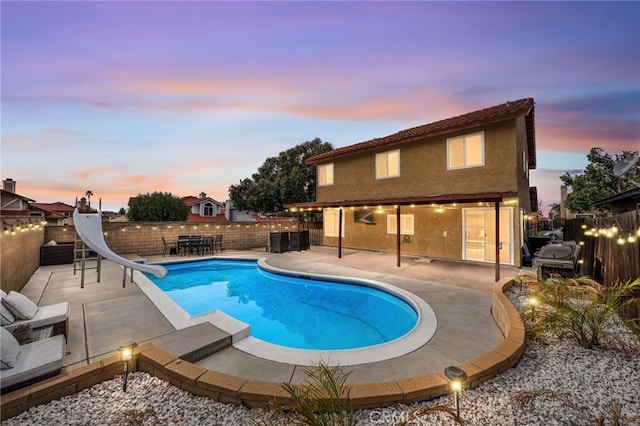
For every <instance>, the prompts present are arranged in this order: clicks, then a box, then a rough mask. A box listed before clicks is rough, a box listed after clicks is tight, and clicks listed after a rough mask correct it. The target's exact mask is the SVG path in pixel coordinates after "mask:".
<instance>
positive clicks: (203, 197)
mask: <svg viewBox="0 0 640 426" xmlns="http://www.w3.org/2000/svg"><path fill="white" fill-rule="evenodd" d="M198 198H200V199H201V200H204V199H205V198H207V194H205V193H204V192H201V193H200V195H198Z"/></svg>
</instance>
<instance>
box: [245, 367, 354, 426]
mask: <svg viewBox="0 0 640 426" xmlns="http://www.w3.org/2000/svg"><path fill="white" fill-rule="evenodd" d="M305 375H306V378H305V380H304V381H303V382H302V383H301V384H299V385H293V384H290V383H284V384H283V385H282V387H283V388H284V390H285V391H286V392H287V394H288V396H289V397H288V400H289V402H288V403H286V404H280V405H278V406H276V407H275V408H276V409H277V410H276V411H275V412H272V413H271V414H272V415H271V416H270V418H267V419H264V418H263V419H262V421H258V422H255V423H257V424H286V425H308V426H338V425H339V426H351V425H355V424H356V419H355V417H354V412H353V408H352V405H351V401H350V400H349V386H348V385H347V379H348V377H349V374H346V373H344V372H343V371H342V370H341V369H340V368H339V367H329V366H327V365H326V364H324V363H319V364H317V365H314V366H311V367H308V368H307V369H306V370H305Z"/></svg>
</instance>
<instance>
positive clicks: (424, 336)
mask: <svg viewBox="0 0 640 426" xmlns="http://www.w3.org/2000/svg"><path fill="white" fill-rule="evenodd" d="M216 259H221V260H232V261H238V260H245V261H246V260H255V261H256V262H257V266H258V267H259V268H260V269H262V270H265V271H267V272H271V273H274V274H278V275H283V276H288V277H294V278H303V279H314V280H318V281H331V282H339V283H345V284H354V285H362V286H366V287H370V288H375V289H378V290H381V291H384V292H387V293H389V294H391V295H393V296H395V297H398V298H400V299H401V300H403V301H404V302H406V303H408V304H409V305H410V306H411V307H412V308H413V309H414V310H415V311H416V313H417V314H418V320H417V322H416V325H415V326H414V327H413V328H412V329H411V331H409V332H408V333H406V334H405V335H403V336H401V337H399V338H397V339H394V340H392V341H389V342H385V343H382V344H378V345H372V346H367V347H362V348H355V349H341V350H310V349H297V348H290V347H285V346H280V345H276V344H273V343H269V342H265V341H263V340H260V339H257V338H255V337H253V336H251V326H250V325H249V324H247V323H245V322H243V321H240V320H237V319H235V318H233V317H232V316H230V315H228V314H226V313H224V312H222V311H214V312H209V313H206V314H202V315H196V316H191V315H189V314H188V313H187V312H186V311H185V310H184V309H183V308H182V307H180V306H179V305H178V304H177V303H176V302H174V301H173V300H172V299H171V298H170V297H169V296H168V295H167V294H166V293H165V292H164V291H162V290H161V289H160V288H159V287H158V286H157V285H155V284H154V283H153V282H152V281H151V280H149V278H147V277H146V276H145V275H144V274H142V273H138V274H139V275H138V277H137V278H136V284H137V285H138V287H139V288H140V290H142V292H143V293H144V294H146V295H147V297H148V298H149V299H150V300H151V302H152V303H153V304H154V305H155V306H156V307H157V308H158V309H159V310H160V312H161V313H162V314H163V315H164V316H165V318H167V320H168V321H169V322H170V323H171V325H172V326H173V327H174V328H175V329H176V330H181V329H183V328H186V327H190V326H192V325H196V324H201V323H203V322H210V323H211V324H213V325H214V326H216V327H218V328H219V329H221V330H223V331H225V332H227V333H229V334H230V335H231V339H232V344H233V346H234V347H235V348H236V349H238V350H241V351H243V352H246V353H248V354H250V355H253V356H256V357H259V358H262V359H266V360H269V361H275V362H279V363H284V364H293V365H301V366H313V365H317V364H318V363H319V362H322V363H325V364H327V365H333V366H338V365H339V366H351V365H358V364H368V363H372V362H378V361H384V360H387V359H391V358H396V357H399V356H402V355H406V354H408V353H410V352H413V351H414V350H416V349H418V348H420V347H421V346H423V345H425V344H427V343H428V342H429V340H431V338H432V337H433V336H434V334H435V333H436V329H437V318H436V315H435V312H434V311H433V309H432V308H431V306H429V304H428V303H427V302H426V301H425V300H423V299H422V298H420V297H418V296H416V295H414V294H413V293H411V292H409V291H406V290H404V289H401V288H399V287H396V286H393V285H391V284H387V283H383V282H381V281H376V280H371V279H366V278H350V277H344V276H337V275H328V274H318V273H310V272H300V271H294V270H289V269H283V268H279V267H276V266H273V265H269V264H268V263H267V262H266V258H264V257H260V256H255V257H228V256H225V257H216V256H211V257H205V258H196V259H180V260H174V261H170V262H162V264H175V263H188V262H194V261H196V262H197V261H204V260H216Z"/></svg>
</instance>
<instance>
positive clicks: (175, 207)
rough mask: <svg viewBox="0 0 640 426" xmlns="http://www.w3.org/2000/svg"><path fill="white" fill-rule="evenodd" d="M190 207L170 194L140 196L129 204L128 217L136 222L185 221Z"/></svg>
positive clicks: (156, 193) (160, 193) (155, 193)
mask: <svg viewBox="0 0 640 426" xmlns="http://www.w3.org/2000/svg"><path fill="white" fill-rule="evenodd" d="M187 216H189V206H187V205H186V204H185V203H184V202H183V201H182V200H181V199H179V198H178V197H175V196H173V195H171V193H169V192H154V193H153V194H149V193H147V194H146V195H142V194H138V196H137V197H136V198H133V199H132V200H131V202H130V203H129V212H128V213H127V217H128V218H129V220H131V221H136V222H142V221H144V222H169V221H185V220H187Z"/></svg>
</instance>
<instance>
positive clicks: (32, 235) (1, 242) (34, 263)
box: [0, 218, 45, 293]
mask: <svg viewBox="0 0 640 426" xmlns="http://www.w3.org/2000/svg"><path fill="white" fill-rule="evenodd" d="M16 219H17V218H11V219H7V220H6V223H8V224H9V225H8V226H7V228H8V229H7V232H5V231H4V230H1V231H0V232H1V233H0V284H1V286H2V290H4V291H6V292H7V293H9V292H10V291H11V290H14V291H20V290H22V287H24V285H25V284H26V283H27V282H28V281H29V279H30V278H31V275H33V273H34V272H35V271H36V269H38V267H39V266H40V246H41V245H42V244H43V241H44V234H45V230H44V227H42V226H31V227H29V226H28V225H27V226H25V227H21V228H20V229H14V231H15V232H13V233H11V232H10V230H9V229H11V228H17V226H16V225H13V224H14V223H17V222H16ZM21 219H23V222H24V223H27V221H28V219H29V218H21ZM12 225H13V226H12Z"/></svg>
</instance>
